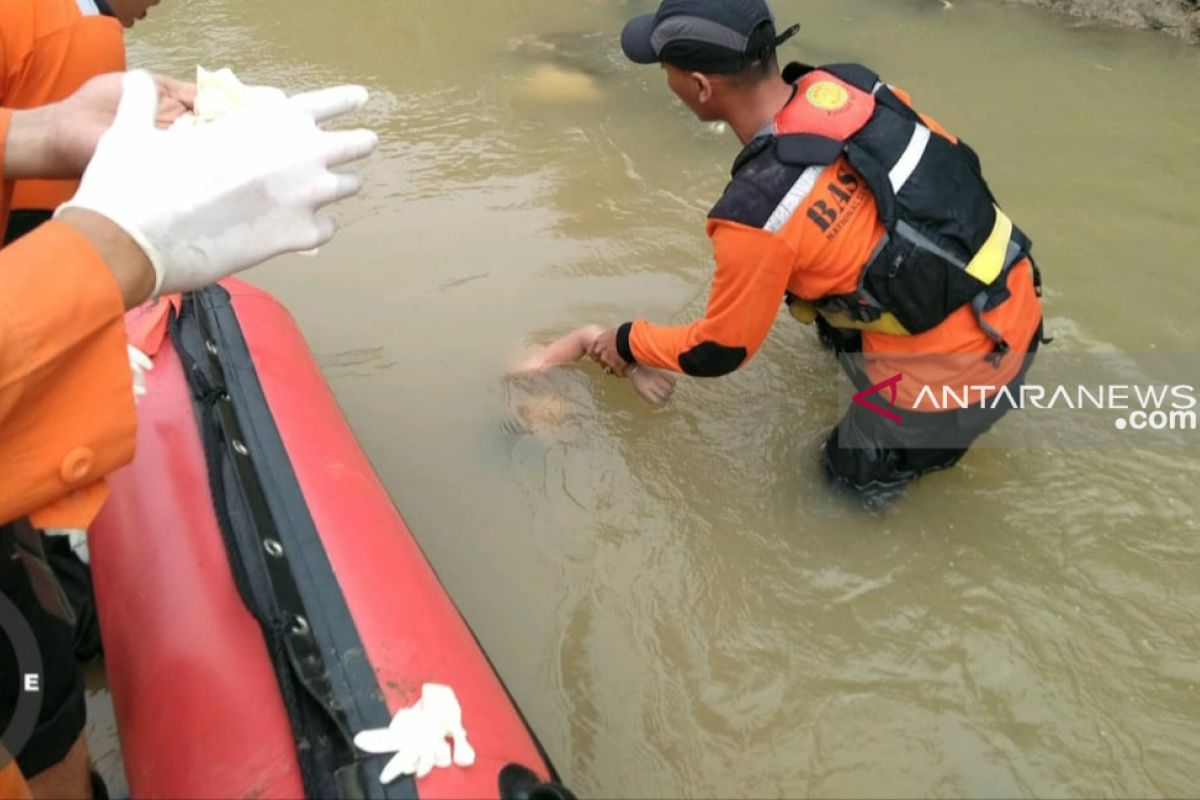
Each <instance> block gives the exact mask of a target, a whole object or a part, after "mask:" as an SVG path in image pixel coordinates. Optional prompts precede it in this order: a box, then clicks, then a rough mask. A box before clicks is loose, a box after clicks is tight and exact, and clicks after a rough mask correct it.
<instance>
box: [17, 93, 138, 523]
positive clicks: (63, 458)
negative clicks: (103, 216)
mask: <svg viewBox="0 0 1200 800" xmlns="http://www.w3.org/2000/svg"><path fill="white" fill-rule="evenodd" d="M11 118H12V112H11V111H10V110H8V109H3V110H0V163H3V156H4V143H5V142H7V140H8V128H9V123H10V121H11ZM7 211H8V210H7V208H6V207H3V204H0V221H3V219H4V218H5V217H6V216H7ZM135 425H136V420H135V416H134V404H133V391H132V384H131V376H130V370H129V357H128V353H127V350H126V339H125V325H124V303H123V301H122V298H121V293H120V291H119V289H118V287H117V284H116V281H115V280H114V279H113V276H112V273H111V272H110V271H109V269H108V265H107V264H105V262H104V260H103V259H102V258H101V257H100V255H99V253H97V252H96V250H95V248H94V247H93V246H92V245H91V243H90V242H88V240H87V239H86V238H85V237H84V236H83V235H82V234H80V233H79V232H78V231H76V230H75V229H74V228H72V227H71V226H69V225H66V224H64V223H61V222H50V223H47V224H46V225H44V226H42V227H41V228H40V229H38V230H37V231H35V232H34V233H32V234H31V235H29V236H27V237H25V238H24V239H22V240H21V241H19V242H16V243H15V244H13V245H11V246H9V247H6V248H4V249H3V250H0V457H2V458H3V468H2V469H0V524H2V523H4V522H7V521H10V520H13V519H18V518H20V517H23V516H26V515H30V516H31V520H32V521H33V523H34V524H35V525H36V526H38V527H44V528H50V527H86V526H87V525H88V524H89V523H90V522H91V520H92V519H93V518H94V517H95V515H96V513H97V512H98V511H99V509H100V506H101V505H102V504H103V502H104V499H105V497H106V489H105V487H104V483H103V481H102V478H103V476H104V475H106V474H108V473H109V472H111V471H113V470H115V469H117V468H118V467H120V466H123V465H124V464H126V463H128V462H129V461H130V460H131V459H132V458H133V446H134V433H135Z"/></svg>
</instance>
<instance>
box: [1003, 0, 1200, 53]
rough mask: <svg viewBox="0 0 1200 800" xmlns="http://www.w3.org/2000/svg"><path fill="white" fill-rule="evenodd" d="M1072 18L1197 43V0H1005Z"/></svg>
mask: <svg viewBox="0 0 1200 800" xmlns="http://www.w3.org/2000/svg"><path fill="white" fill-rule="evenodd" d="M1008 2H1013V3H1024V4H1026V5H1036V6H1039V7H1041V8H1048V9H1052V10H1054V11H1058V12H1061V13H1064V14H1069V15H1071V16H1073V17H1079V18H1082V19H1089V20H1103V21H1107V22H1114V23H1117V24H1120V25H1127V26H1129V27H1132V28H1149V29H1152V30H1161V31H1165V32H1167V33H1170V34H1172V35H1174V36H1178V37H1179V38H1181V39H1184V40H1186V41H1189V42H1192V43H1193V44H1195V43H1200V0H1008Z"/></svg>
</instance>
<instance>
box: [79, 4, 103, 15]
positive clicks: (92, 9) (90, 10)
mask: <svg viewBox="0 0 1200 800" xmlns="http://www.w3.org/2000/svg"><path fill="white" fill-rule="evenodd" d="M75 2H76V3H77V4H78V5H79V13H80V14H83V15H84V16H85V17H96V16H99V15H100V7H99V6H97V5H96V0H75Z"/></svg>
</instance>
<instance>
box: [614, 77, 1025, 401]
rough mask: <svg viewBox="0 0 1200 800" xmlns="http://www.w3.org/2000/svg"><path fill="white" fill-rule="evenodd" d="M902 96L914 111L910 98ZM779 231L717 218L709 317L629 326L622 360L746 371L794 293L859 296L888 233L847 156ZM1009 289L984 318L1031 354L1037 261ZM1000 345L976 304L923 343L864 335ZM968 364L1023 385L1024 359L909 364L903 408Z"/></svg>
mask: <svg viewBox="0 0 1200 800" xmlns="http://www.w3.org/2000/svg"><path fill="white" fill-rule="evenodd" d="M893 91H894V92H895V93H896V95H897V96H898V97H900V98H901V99H902V100H903V101H904V102H905V103H909V98H908V96H907V95H906V94H904V93H902V92H900V91H899V90H895V89H893ZM922 120H923V121H924V123H925V125H926V126H928V127H929V128H930V129H931V131H932V132H933V134H934V135H938V136H943V137H945V138H948V139H951V140H952V141H956V140H954V139H953V137H952V136H950V134H948V133H947V132H946V131H945V130H944V129H943V128H942V127H941V126H940V125H938V123H937V122H936V121H934V120H933V119H931V118H929V117H927V116H924V115H922ZM773 204H774V202H773V201H772V205H773ZM770 227H771V226H769V225H768V226H754V225H750V224H745V223H743V222H739V221H735V220H732V219H726V218H722V217H720V215H717V214H715V213H714V215H713V216H711V217H710V219H709V221H708V235H709V237H710V239H711V240H712V244H713V252H714V257H715V260H716V272H715V274H714V278H713V285H712V292H711V295H710V298H709V301H708V307H707V310H706V312H705V315H704V317H703V318H702V319H700V320H697V321H695V322H692V323H690V324H686V325H678V326H671V327H663V326H659V325H655V324H653V323H651V322H648V321H646V320H636V321H633V322H628V323H625V324H624V325H622V326H621V327H620V328H619V329H618V333H617V348H618V351H619V352H620V353H621V355H622V357H623V358H625V359H626V360H627V361H636V363H639V364H645V365H648V366H654V367H659V368H662V369H670V370H675V371H680V372H686V373H689V374H692V375H697V376H703V377H717V376H720V375H724V374H727V373H729V372H732V371H734V370H736V369H739V368H740V367H742V366H744V365H745V364H746V363H748V362H749V361H750V359H751V358H753V357H754V355H755V353H756V352H757V351H758V349H759V348H760V347H761V345H762V343H763V341H764V340H765V339H766V337H767V334H768V332H769V331H770V329H771V325H772V323H773V322H774V320H775V318H776V315H777V313H778V311H779V308H780V303H781V301H782V299H783V298H784V296H785V292H786V293H790V294H792V295H793V296H795V297H798V298H801V299H804V300H809V301H816V300H819V299H821V298H823V297H827V296H831V295H841V294H849V293H851V292H854V291H855V289H856V288H857V286H858V281H859V276H860V273H861V271H862V268H863V265H864V264H866V263H867V262H868V261H869V260H870V257H871V254H872V253H873V252H874V250H875V248H876V246H877V245H879V243H880V241H881V240H882V239H883V237H884V235H885V232H886V231H885V228H884V225H883V224H882V222H881V221H880V218H879V214H878V211H877V208H876V203H875V198H874V197H873V196H872V194H871V192H870V191H869V190H868V189H867V188H866V183H865V181H864V180H863V179H862V177H861V176H860V175H859V174H858V173H857V172H856V171H855V170H854V169H853V168H852V167H851V166H850V164H849V162H848V161H847V159H846V157H845V156H841V157H839V158H838V159H837V160H836V161H834V162H833V163H832V164H830V165H829V166H828V167H826V168H825V169H824V170H823V171H822V172H821V173H820V175H819V176H817V177H816V178H815V180H814V181H813V183H812V186H811V187H808V193H807V195H806V196H804V198H803V200H802V201H801V203H800V205H799V206H798V207H797V208H796V209H794V210H793V213H791V215H790V218H789V220H788V221H787V223H786V224H785V225H783V226H782V228H780V229H778V230H771V229H770ZM1008 289H1009V291H1010V293H1011V296H1010V297H1009V299H1008V300H1007V301H1006V302H1004V303H1001V304H1000V305H998V306H997V307H995V308H993V309H991V310H989V311H985V312H984V313H983V319H984V321H985V322H987V323H989V324H990V325H991V326H992V327H993V328H995V329H996V331H998V332H999V333H1000V334H1001V335H1003V336H1004V338H1005V339H1006V340H1007V341H1008V342H1010V343H1012V345H1013V349H1014V351H1016V352H1024V351H1025V350H1026V348H1027V345H1028V343H1029V342H1030V341H1031V340H1032V338H1033V335H1034V333H1035V331H1036V330H1037V328H1038V325H1039V324H1040V322H1041V305H1040V301H1039V299H1038V296H1037V291H1036V288H1035V285H1034V278H1033V271H1032V265H1031V264H1030V262H1029V261H1028V259H1026V260H1025V262H1024V263H1020V264H1018V265H1016V266H1015V267H1014V268H1013V269H1012V270H1011V272H1010V274H1009V277H1008ZM994 347H995V342H994V341H993V340H992V339H990V338H989V337H988V335H987V334H986V333H985V332H984V330H983V329H982V328H981V327H980V325H979V324H978V322H977V320H976V319H975V316H974V315H973V313H972V310H971V308H970V307H969V306H964V307H962V308H959V309H958V310H957V311H955V312H954V313H952V314H951V315H950V316H949V317H947V318H946V319H945V320H944V321H943V322H942V323H941V324H939V325H938V326H937V327H935V328H932V329H931V330H928V331H925V332H924V333H919V334H916V335H897V334H885V333H879V332H874V331H864V332H863V350H864V352H865V353H867V354H880V353H886V354H892V353H895V354H900V355H901V356H909V355H912V354H973V353H982V354H987V353H990V352H991V351H992V350H993V349H994ZM873 363H878V362H873ZM965 363H970V364H972V365H977V367H975V368H976V369H977V370H978V374H977V375H975V376H974V378H973V382H979V381H985V382H986V383H987V384H988V385H994V386H1000V385H1003V384H1006V383H1008V382H1009V381H1010V380H1011V379H1012V378H1013V377H1015V375H1016V373H1017V372H1018V371H1019V369H1020V367H1021V363H1022V359H1021V358H1020V357H1019V356H1015V355H1014V356H1012V357H1006V358H1004V359H1003V361H1002V362H1001V365H1000V367H999V368H998V369H996V368H993V367H992V366H990V365H986V364H984V363H983V361H982V359H974V358H950V359H945V358H937V359H927V360H924V361H922V360H921V359H910V360H906V361H905V364H904V371H905V372H906V373H907V375H908V376H909V377H911V378H912V379H911V380H907V381H906V383H905V384H904V385H903V386H902V387H901V399H902V401H912V400H914V399H915V395H914V396H913V397H909V396H907V393H908V392H909V391H915V389H910V388H909V387H919V386H920V385H922V384H930V385H937V384H938V383H940V382H942V381H945V380H948V379H954V380H961V379H963V378H964V377H965V376H963V375H961V374H957V375H954V374H949V375H948V374H947V372H955V371H957V368H959V367H961V365H963V364H965ZM923 369H924V374H922V370H923ZM884 371H886V370H884ZM892 372H895V370H892ZM881 375H882V373H881Z"/></svg>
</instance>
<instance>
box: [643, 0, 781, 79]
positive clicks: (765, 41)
mask: <svg viewBox="0 0 1200 800" xmlns="http://www.w3.org/2000/svg"><path fill="white" fill-rule="evenodd" d="M799 27H800V26H798V25H796V26H793V27H792V28H789V29H788V30H786V31H784V33H783V34H782V35H781V36H776V35H775V17H774V15H773V14H772V13H771V9H770V7H769V6H768V5H767V4H766V2H765V0H663V3H662V5H660V6H659V8H658V11H656V12H655V13H653V14H646V15H645V16H641V17H635V18H634V19H631V20H630V21H629V22H628V23H626V25H625V30H624V31H623V32H622V33H621V49H622V50H624V51H625V55H626V56H628V57H629V59H630V60H631V61H634V62H636V63H638V64H656V63H659V62H663V61H665V62H667V63H668V64H673V65H675V66H678V67H683V68H685V69H693V70H696V71H698V72H712V73H724V72H736V71H737V70H739V69H742V68H743V67H745V66H746V65H748V64H750V63H752V62H754V61H759V60H761V59H762V58H763V56H765V55H766V54H767V53H768V52H772V53H773V52H774V50H775V48H776V47H777V46H778V45H780V44H782V43H783V42H785V41H787V40H788V39H790V38H791V37H792V36H793V35H794V34H795V33H796V31H797V30H799Z"/></svg>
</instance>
